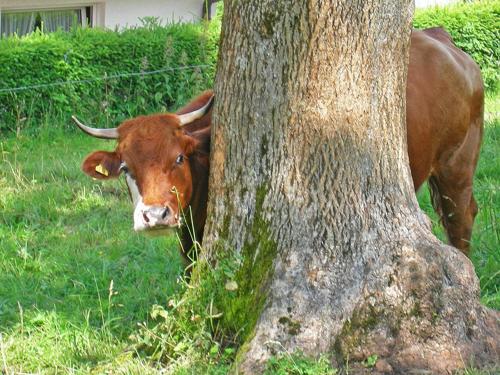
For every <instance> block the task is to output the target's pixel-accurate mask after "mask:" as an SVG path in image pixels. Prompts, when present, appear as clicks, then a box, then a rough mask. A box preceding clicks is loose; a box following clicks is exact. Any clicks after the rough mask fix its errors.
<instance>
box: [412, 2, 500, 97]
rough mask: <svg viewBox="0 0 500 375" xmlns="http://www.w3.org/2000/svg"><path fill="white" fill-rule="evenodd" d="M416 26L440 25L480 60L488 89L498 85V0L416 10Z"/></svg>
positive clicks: (499, 31) (499, 57)
mask: <svg viewBox="0 0 500 375" xmlns="http://www.w3.org/2000/svg"><path fill="white" fill-rule="evenodd" d="M413 24H414V26H415V27H416V28H418V29H424V28H428V27H434V26H443V27H444V28H445V29H446V30H447V31H448V32H449V33H450V34H451V36H452V37H453V41H454V42H455V44H456V45H457V46H458V47H460V48H461V49H463V50H464V51H465V52H467V53H468V54H469V55H471V56H472V58H473V59H474V60H475V61H476V62H477V63H478V64H479V66H480V67H481V71H482V73H483V78H484V81H485V85H486V88H487V90H488V91H493V92H496V91H498V89H499V79H500V76H499V68H500V67H499V62H500V0H482V1H479V2H478V1H475V2H464V3H459V4H454V5H450V6H447V7H442V8H439V7H435V8H427V9H422V10H417V11H416V12H415V17H414V20H413Z"/></svg>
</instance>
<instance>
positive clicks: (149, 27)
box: [0, 0, 500, 131]
mask: <svg viewBox="0 0 500 375" xmlns="http://www.w3.org/2000/svg"><path fill="white" fill-rule="evenodd" d="M220 14H221V13H220V12H218V16H217V17H216V19H215V20H214V21H212V22H210V23H202V24H172V25H168V26H162V25H160V24H159V23H158V22H157V20H155V19H154V18H150V19H147V20H145V21H144V26H143V27H139V28H134V29H129V30H124V31H122V32H116V31H109V30H103V29H75V30H73V31H71V32H69V33H65V32H57V33H53V34H42V33H40V32H37V33H33V34H31V35H29V36H27V37H23V38H17V37H10V38H5V39H2V40H0V77H2V79H1V80H0V131H2V130H6V129H10V130H17V129H22V128H27V129H36V128H37V127H38V126H39V124H40V123H41V122H42V121H41V120H42V119H43V118H45V119H47V118H52V117H54V116H56V117H62V119H63V120H64V121H65V122H67V123H68V124H69V123H70V121H69V117H70V115H71V114H76V115H78V116H80V117H82V118H83V119H84V120H85V121H86V122H89V123H92V124H95V125H98V126H115V125H117V124H118V123H120V122H121V121H123V120H124V119H126V118H129V117H133V116H137V115H139V114H145V113H152V112H158V111H165V110H172V109H174V108H175V107H177V106H179V105H180V104H182V103H185V102H186V101H187V100H188V99H189V98H191V97H192V96H193V95H195V94H197V93H198V92H200V91H201V90H203V89H206V88H209V87H211V86H212V83H213V77H214V72H215V63H216V58H217V44H218V38H219V33H220V22H221V19H220ZM499 20H500V0H485V1H481V2H474V3H470V2H469V3H463V4H457V5H452V6H448V7H445V8H428V9H424V10H418V11H417V12H416V14H415V19H414V26H415V27H417V28H427V27H433V26H443V27H445V28H446V30H448V32H449V33H450V34H451V35H452V37H453V39H454V41H455V43H456V44H457V46H459V47H460V48H462V49H463V50H464V51H466V52H467V53H469V54H470V55H471V56H472V57H473V58H474V60H475V61H476V62H478V63H479V65H480V66H481V70H482V72H483V77H484V80H485V84H486V87H487V89H488V90H489V91H493V92H496V91H498V82H499V72H498V61H499V60H500V46H499V40H500V21H499ZM198 65H203V67H199V68H182V67H191V66H198ZM165 68H167V69H168V68H173V70H166V71H162V72H157V73H155V74H138V75H134V76H131V77H130V76H128V77H122V75H123V74H128V73H136V72H151V71H156V70H162V69H165ZM179 68H180V69H179ZM67 81H71V82H70V83H69V84H63V85H58V84H56V85H53V86H45V85H46V84H51V83H58V82H59V83H60V82H67ZM75 81H77V82H79V83H77V82H75ZM81 81H83V82H81ZM37 85H40V87H37V88H33V89H29V90H22V91H15V92H12V91H10V90H7V89H10V88H15V87H23V86H37Z"/></svg>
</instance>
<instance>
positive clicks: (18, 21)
mask: <svg viewBox="0 0 500 375" xmlns="http://www.w3.org/2000/svg"><path fill="white" fill-rule="evenodd" d="M35 19H36V14H35V13H34V12H12V13H4V12H2V19H1V24H2V30H1V32H0V35H1V36H4V35H11V34H14V33H16V34H17V35H19V36H22V35H26V34H29V33H31V32H32V31H34V30H35Z"/></svg>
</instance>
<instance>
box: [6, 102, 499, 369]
mask: <svg viewBox="0 0 500 375" xmlns="http://www.w3.org/2000/svg"><path fill="white" fill-rule="evenodd" d="M499 112H500V96H498V95H497V96H496V97H490V98H488V101H487V124H486V131H485V140H484V144H483V148H482V151H481V157H480V163H479V168H478V171H477V173H476V178H475V185H474V189H475V192H476V198H477V201H478V204H479V206H480V212H479V215H478V217H477V221H476V226H475V228H474V235H473V241H472V244H473V245H472V248H473V251H472V261H473V263H474V265H475V267H476V272H477V274H478V276H479V278H480V282H481V291H482V297H481V298H482V302H483V303H484V304H486V305H488V306H490V307H492V308H495V309H500V271H499V269H500V246H499V245H500V226H499V222H500V220H499V214H500V115H499ZM58 123H62V121H58V120H51V121H45V122H44V123H43V124H42V125H41V128H40V131H39V132H38V133H37V134H36V135H33V134H29V133H28V132H21V133H20V134H19V135H18V136H15V135H3V136H2V137H3V138H1V140H0V152H1V156H0V333H1V335H0V368H2V369H3V370H4V371H5V372H6V373H11V372H38V371H39V372H43V373H63V374H64V373H69V372H72V373H89V372H91V371H93V372H96V373H101V372H104V371H106V370H109V369H113V372H114V373H119V372H124V373H126V372H128V373H141V374H145V373H148V372H151V373H154V372H155V369H154V368H153V367H151V365H150V364H148V363H147V361H146V360H145V359H144V358H141V357H137V356H134V355H133V353H131V352H130V351H127V349H128V348H130V346H131V340H130V338H129V336H130V335H131V334H133V333H134V332H137V324H138V323H139V322H146V325H147V321H148V320H149V312H150V311H151V307H152V306H153V305H154V304H159V305H166V304H167V303H168V300H169V297H170V296H171V295H172V294H173V293H174V292H176V291H178V290H179V288H180V285H179V283H178V280H179V279H178V277H179V275H180V274H181V264H180V259H179V256H178V252H177V239H176V238H175V237H167V238H148V237H143V236H141V235H137V234H135V233H134V232H133V231H132V209H131V207H130V203H129V201H128V196H127V192H126V187H125V184H124V182H123V181H122V180H118V181H114V182H97V181H92V180H91V179H89V178H87V177H86V176H85V175H83V173H82V172H81V171H80V163H81V161H82V160H83V158H84V156H85V155H86V154H87V153H89V152H90V151H92V150H95V149H111V148H112V147H113V143H112V142H106V141H102V140H96V139H92V138H90V137H87V136H85V135H83V134H81V133H79V132H77V131H75V130H68V129H65V128H64V127H63V126H60V125H59V124H58ZM419 202H420V204H421V206H422V208H423V209H424V210H425V211H426V212H428V213H430V216H431V218H432V219H433V222H434V229H435V233H437V235H438V236H439V237H441V238H444V235H443V231H442V230H441V228H440V227H439V224H438V223H437V221H436V216H435V215H434V213H433V212H432V208H431V205H430V200H429V196H428V192H427V189H426V187H424V188H422V189H421V191H420V192H419Z"/></svg>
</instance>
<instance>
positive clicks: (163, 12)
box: [104, 0, 203, 29]
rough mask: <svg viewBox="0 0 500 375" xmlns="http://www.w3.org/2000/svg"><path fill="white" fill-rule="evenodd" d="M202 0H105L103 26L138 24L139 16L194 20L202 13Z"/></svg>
mask: <svg viewBox="0 0 500 375" xmlns="http://www.w3.org/2000/svg"><path fill="white" fill-rule="evenodd" d="M202 4H203V1H202V0H106V1H105V10H104V20H105V21H104V22H105V26H106V27H108V28H111V29H114V28H115V27H116V26H118V27H126V26H136V25H140V24H141V23H140V21H139V18H141V17H148V16H154V17H160V18H161V19H162V20H163V21H164V22H167V21H174V22H177V21H188V22H190V21H196V20H199V19H200V18H201V15H202Z"/></svg>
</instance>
